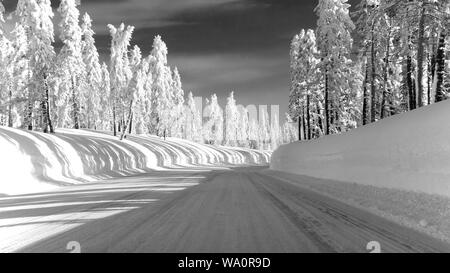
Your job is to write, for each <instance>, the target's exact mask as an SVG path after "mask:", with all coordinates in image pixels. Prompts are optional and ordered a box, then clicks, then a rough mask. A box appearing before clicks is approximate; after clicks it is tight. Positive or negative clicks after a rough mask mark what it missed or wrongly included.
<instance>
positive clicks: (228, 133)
mask: <svg viewBox="0 0 450 273" xmlns="http://www.w3.org/2000/svg"><path fill="white" fill-rule="evenodd" d="M238 122H239V112H238V109H237V106H236V100H235V99H234V92H231V93H230V95H229V96H228V98H227V105H226V107H225V145H227V146H236V141H237V138H236V137H237V128H238Z"/></svg>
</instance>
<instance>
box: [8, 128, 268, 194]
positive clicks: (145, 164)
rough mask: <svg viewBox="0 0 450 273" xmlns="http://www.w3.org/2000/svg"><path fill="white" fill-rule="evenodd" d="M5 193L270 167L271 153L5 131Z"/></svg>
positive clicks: (88, 134) (150, 139)
mask: <svg viewBox="0 0 450 273" xmlns="http://www.w3.org/2000/svg"><path fill="white" fill-rule="evenodd" d="M0 151H1V153H0V194H8V195H9V194H23V193H31V192H39V191H47V190H51V189H53V188H56V187H58V186H61V185H70V184H79V183H83V182H88V181H97V180H102V179H108V178H113V177H123V176H128V175H134V174H139V173H146V172H151V171H155V170H159V171H161V170H165V169H176V168H183V167H184V168H185V167H195V166H212V165H214V166H220V165H223V166H226V165H242V164H249V165H260V164H268V163H269V160H270V153H269V152H260V151H254V150H248V149H241V148H230V147H221V146H212V145H203V144H198V143H194V142H190V141H187V140H182V139H175V138H168V139H167V140H164V139H162V138H159V137H156V136H135V135H132V136H127V138H126V139H125V140H124V141H120V140H118V138H117V137H114V136H112V135H110V134H108V133H103V132H93V131H86V130H58V131H57V132H56V134H53V135H51V134H43V133H38V132H29V131H23V130H17V129H11V128H6V127H0Z"/></svg>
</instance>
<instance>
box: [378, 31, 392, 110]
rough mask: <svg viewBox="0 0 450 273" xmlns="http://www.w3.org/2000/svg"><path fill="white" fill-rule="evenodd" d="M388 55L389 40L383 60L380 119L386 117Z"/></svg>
mask: <svg viewBox="0 0 450 273" xmlns="http://www.w3.org/2000/svg"><path fill="white" fill-rule="evenodd" d="M389 54H390V38H389V41H388V46H387V48H386V57H385V58H384V71H383V85H384V86H383V95H382V98H381V112H380V115H381V119H384V118H385V117H386V97H387V94H388V93H390V92H389V91H388V80H389Z"/></svg>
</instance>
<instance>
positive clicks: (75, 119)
mask: <svg viewBox="0 0 450 273" xmlns="http://www.w3.org/2000/svg"><path fill="white" fill-rule="evenodd" d="M72 111H73V112H72V118H73V128H74V129H77V130H78V129H80V124H79V117H78V102H77V97H76V94H75V80H74V78H73V77H72Z"/></svg>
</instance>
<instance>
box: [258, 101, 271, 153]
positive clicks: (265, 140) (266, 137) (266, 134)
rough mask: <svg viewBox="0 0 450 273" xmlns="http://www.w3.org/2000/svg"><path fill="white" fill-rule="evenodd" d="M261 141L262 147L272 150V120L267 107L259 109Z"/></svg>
mask: <svg viewBox="0 0 450 273" xmlns="http://www.w3.org/2000/svg"><path fill="white" fill-rule="evenodd" d="M259 141H260V146H261V147H260V148H261V149H263V150H270V149H271V147H270V121H269V114H268V113H267V108H261V109H260V111H259Z"/></svg>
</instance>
